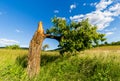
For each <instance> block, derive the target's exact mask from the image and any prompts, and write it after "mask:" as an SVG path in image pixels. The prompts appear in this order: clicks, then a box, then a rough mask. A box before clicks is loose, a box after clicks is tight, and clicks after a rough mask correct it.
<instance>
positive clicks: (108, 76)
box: [0, 46, 120, 81]
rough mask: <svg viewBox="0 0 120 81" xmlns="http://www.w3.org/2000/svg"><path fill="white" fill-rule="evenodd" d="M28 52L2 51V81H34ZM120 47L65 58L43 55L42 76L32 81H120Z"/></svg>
mask: <svg viewBox="0 0 120 81" xmlns="http://www.w3.org/2000/svg"><path fill="white" fill-rule="evenodd" d="M27 53H28V51H27V50H22V49H21V50H20V49H19V50H10V49H0V81H30V80H29V78H28V77H27V74H26V73H27V71H26V66H27ZM119 58H120V46H103V47H97V48H94V49H91V50H85V51H81V52H79V53H77V54H73V55H69V53H66V54H65V55H64V56H63V57H62V56H60V55H59V53H58V52H56V51H54V52H42V60H41V61H42V62H41V70H40V74H39V75H38V76H37V77H36V78H34V79H32V80H31V81H120V59H119Z"/></svg>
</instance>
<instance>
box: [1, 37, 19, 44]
mask: <svg viewBox="0 0 120 81" xmlns="http://www.w3.org/2000/svg"><path fill="white" fill-rule="evenodd" d="M13 44H19V42H18V41H16V40H9V39H4V38H3V39H0V46H6V45H13Z"/></svg>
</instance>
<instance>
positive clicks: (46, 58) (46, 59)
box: [15, 55, 60, 68]
mask: <svg viewBox="0 0 120 81" xmlns="http://www.w3.org/2000/svg"><path fill="white" fill-rule="evenodd" d="M58 58H60V55H57V56H55V55H41V64H40V66H45V65H47V64H48V63H52V62H54V61H55V60H57V59H58ZM15 63H16V64H17V65H19V66H22V67H23V68H26V67H27V63H28V57H27V55H23V56H18V57H17V58H16V61H15Z"/></svg>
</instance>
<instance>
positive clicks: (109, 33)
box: [106, 32, 114, 36]
mask: <svg viewBox="0 0 120 81" xmlns="http://www.w3.org/2000/svg"><path fill="white" fill-rule="evenodd" d="M112 34H114V32H107V33H106V36H109V35H112Z"/></svg>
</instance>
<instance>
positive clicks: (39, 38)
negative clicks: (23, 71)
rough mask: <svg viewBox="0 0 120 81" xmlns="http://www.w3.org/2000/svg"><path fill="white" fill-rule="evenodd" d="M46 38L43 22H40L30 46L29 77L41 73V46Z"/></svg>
mask: <svg viewBox="0 0 120 81" xmlns="http://www.w3.org/2000/svg"><path fill="white" fill-rule="evenodd" d="M44 38H45V36H44V30H43V27H42V22H40V23H39V24H38V29H37V31H36V32H35V34H34V36H33V38H32V40H31V42H30V46H29V54H28V66H27V72H28V76H29V78H32V77H35V76H36V75H37V74H39V70H40V60H41V47H42V43H43V40H44Z"/></svg>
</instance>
